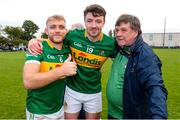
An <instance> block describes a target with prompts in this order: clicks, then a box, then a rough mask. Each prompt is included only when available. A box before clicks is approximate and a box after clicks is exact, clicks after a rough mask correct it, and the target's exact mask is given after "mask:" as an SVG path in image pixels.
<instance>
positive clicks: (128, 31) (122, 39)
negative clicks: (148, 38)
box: [115, 23, 138, 47]
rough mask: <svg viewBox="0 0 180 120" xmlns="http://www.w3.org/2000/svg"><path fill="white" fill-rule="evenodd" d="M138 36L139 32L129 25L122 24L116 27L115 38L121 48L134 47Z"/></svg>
mask: <svg viewBox="0 0 180 120" xmlns="http://www.w3.org/2000/svg"><path fill="white" fill-rule="evenodd" d="M137 35H138V31H135V30H133V29H132V28H131V27H130V24H129V23H121V24H120V25H118V26H116V27H115V37H116V40H117V43H118V45H119V46H120V47H123V46H130V45H132V44H133V43H134V42H135V40H136V37H137Z"/></svg>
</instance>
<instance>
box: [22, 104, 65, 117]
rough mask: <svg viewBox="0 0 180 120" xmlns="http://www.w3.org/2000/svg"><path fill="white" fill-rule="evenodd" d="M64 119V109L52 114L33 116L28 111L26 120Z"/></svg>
mask: <svg viewBox="0 0 180 120" xmlns="http://www.w3.org/2000/svg"><path fill="white" fill-rule="evenodd" d="M59 119H64V107H62V108H61V109H60V110H59V111H57V112H56V113H52V114H33V113H30V112H29V111H28V110H27V109H26V120H59Z"/></svg>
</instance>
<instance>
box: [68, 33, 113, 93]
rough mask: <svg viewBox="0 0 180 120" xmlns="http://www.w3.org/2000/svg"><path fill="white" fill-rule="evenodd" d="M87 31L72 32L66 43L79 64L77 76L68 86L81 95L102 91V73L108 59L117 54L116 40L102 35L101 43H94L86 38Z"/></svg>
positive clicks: (71, 78) (69, 81)
mask: <svg viewBox="0 0 180 120" xmlns="http://www.w3.org/2000/svg"><path fill="white" fill-rule="evenodd" d="M86 36H87V35H86V31H85V30H74V31H70V32H69V33H68V34H67V36H66V42H67V44H68V45H69V47H70V50H71V53H72V59H73V61H75V62H76V63H77V68H78V69H77V74H76V75H75V76H72V77H70V79H68V81H67V86H68V87H70V88H71V89H73V90H75V91H78V92H81V93H88V94H93V93H98V92H100V91H101V71H100V68H101V67H102V65H103V63H104V62H105V61H106V60H107V58H108V57H113V56H114V55H115V53H116V44H115V40H114V39H112V38H111V37H109V36H106V35H105V34H103V33H101V38H100V40H99V41H96V42H92V41H90V40H89V39H88V38H87V37H86Z"/></svg>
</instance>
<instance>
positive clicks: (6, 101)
mask: <svg viewBox="0 0 180 120" xmlns="http://www.w3.org/2000/svg"><path fill="white" fill-rule="evenodd" d="M155 52H156V53H157V54H158V56H159V57H160V59H161V60H162V63H163V67H162V72H163V79H164V81H165V86H166V88H167V89H168V112H169V118H170V119H173V118H180V102H179V100H180V94H179V93H180V81H179V78H180V70H179V66H180V49H155ZM24 55H25V54H24V52H0V119H3V118H6V119H22V118H25V100H26V90H25V89H24V88H23V84H22V68H23V64H24ZM111 64H112V62H111V60H108V61H107V62H106V63H105V64H104V65H103V68H102V84H103V86H102V87H103V89H102V91H103V98H102V100H103V112H102V118H107V100H106V95H105V86H106V83H107V79H108V77H109V71H110V67H111Z"/></svg>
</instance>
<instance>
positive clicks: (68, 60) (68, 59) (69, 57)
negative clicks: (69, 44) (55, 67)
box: [65, 54, 71, 62]
mask: <svg viewBox="0 0 180 120" xmlns="http://www.w3.org/2000/svg"><path fill="white" fill-rule="evenodd" d="M70 61H71V54H69V56H68V58H67V59H66V60H65V62H70Z"/></svg>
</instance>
